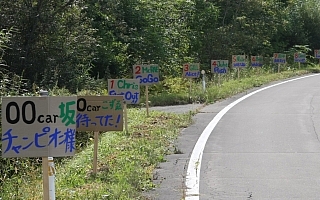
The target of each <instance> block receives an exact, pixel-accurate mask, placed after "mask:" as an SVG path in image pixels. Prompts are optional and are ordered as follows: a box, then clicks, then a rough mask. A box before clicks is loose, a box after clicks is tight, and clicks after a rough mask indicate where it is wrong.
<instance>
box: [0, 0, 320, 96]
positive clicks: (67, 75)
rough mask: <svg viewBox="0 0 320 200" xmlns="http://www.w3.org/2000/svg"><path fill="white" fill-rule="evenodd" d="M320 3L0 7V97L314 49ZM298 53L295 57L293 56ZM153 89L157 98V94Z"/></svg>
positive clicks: (5, 2) (109, 0)
mask: <svg viewBox="0 0 320 200" xmlns="http://www.w3.org/2000/svg"><path fill="white" fill-rule="evenodd" d="M319 11H320V4H319V2H318V1H317V0H264V1H262V0H208V1H204V0H175V1H172V0H121V1H118V0H99V1H93V0H86V1H83V0H54V1H53V0H17V1H9V0H1V1H0V52H1V54H0V58H1V59H0V64H1V72H2V73H1V74H0V78H1V80H2V81H1V84H2V85H1V87H0V89H1V88H2V89H1V91H2V92H5V88H8V87H9V86H10V85H12V84H13V85H15V88H16V90H17V93H19V94H21V93H25V92H27V91H29V92H30V91H32V90H31V89H32V88H33V89H37V88H43V89H48V90H50V89H53V88H57V87H58V88H65V89H67V90H68V91H70V92H71V93H75V92H77V91H80V90H99V89H101V88H106V79H108V78H132V66H133V65H134V64H141V63H154V64H159V66H160V76H161V80H162V81H164V82H163V84H162V86H163V87H157V88H153V89H151V90H152V91H154V92H163V91H165V90H166V88H165V86H166V84H165V80H166V79H168V78H172V77H181V74H182V65H183V64H184V63H188V62H198V63H201V69H204V70H206V71H207V72H209V70H210V60H212V59H218V60H219V59H228V60H231V55H239V54H246V55H249V56H250V55H262V56H265V57H271V56H272V55H273V53H281V52H286V51H289V50H290V49H292V48H295V47H297V46H296V45H300V46H299V47H301V46H302V47H304V48H302V50H303V51H305V52H306V53H308V54H309V55H310V56H312V55H313V51H312V50H313V49H319V48H320V43H319V41H320V34H319V33H320V26H319V24H320V12H319ZM300 50H301V48H300ZM157 90H158V91H157Z"/></svg>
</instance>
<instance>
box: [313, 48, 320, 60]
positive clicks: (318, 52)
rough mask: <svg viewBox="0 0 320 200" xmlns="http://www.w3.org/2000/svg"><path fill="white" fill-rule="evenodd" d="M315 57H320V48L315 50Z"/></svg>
mask: <svg viewBox="0 0 320 200" xmlns="http://www.w3.org/2000/svg"><path fill="white" fill-rule="evenodd" d="M314 57H315V58H318V59H320V50H318V49H317V50H314Z"/></svg>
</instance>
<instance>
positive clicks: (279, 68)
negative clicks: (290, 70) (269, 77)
mask: <svg viewBox="0 0 320 200" xmlns="http://www.w3.org/2000/svg"><path fill="white" fill-rule="evenodd" d="M278 73H280V64H278Z"/></svg>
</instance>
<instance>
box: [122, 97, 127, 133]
mask: <svg viewBox="0 0 320 200" xmlns="http://www.w3.org/2000/svg"><path fill="white" fill-rule="evenodd" d="M123 109H124V111H123V113H124V127H125V131H126V133H128V109H127V103H124V105H123Z"/></svg>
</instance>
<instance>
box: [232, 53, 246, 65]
mask: <svg viewBox="0 0 320 200" xmlns="http://www.w3.org/2000/svg"><path fill="white" fill-rule="evenodd" d="M232 67H234V68H241V67H246V56H245V55H233V56H232Z"/></svg>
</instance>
